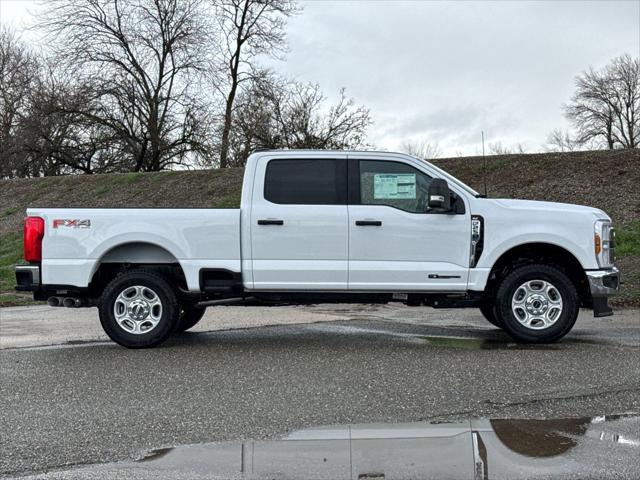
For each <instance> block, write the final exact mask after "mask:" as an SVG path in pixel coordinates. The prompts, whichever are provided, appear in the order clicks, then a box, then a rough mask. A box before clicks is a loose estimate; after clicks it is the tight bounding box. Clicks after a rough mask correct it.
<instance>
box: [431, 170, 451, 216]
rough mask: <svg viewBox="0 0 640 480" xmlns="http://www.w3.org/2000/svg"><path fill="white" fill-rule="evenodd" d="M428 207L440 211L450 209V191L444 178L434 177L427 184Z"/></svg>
mask: <svg viewBox="0 0 640 480" xmlns="http://www.w3.org/2000/svg"><path fill="white" fill-rule="evenodd" d="M428 197H429V201H428V207H429V210H436V211H441V212H449V211H451V191H450V190H449V185H447V182H446V180H443V179H442V178H434V179H433V180H431V183H430V184H429V191H428Z"/></svg>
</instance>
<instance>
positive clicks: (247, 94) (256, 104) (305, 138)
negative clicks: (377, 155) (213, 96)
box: [229, 72, 371, 165]
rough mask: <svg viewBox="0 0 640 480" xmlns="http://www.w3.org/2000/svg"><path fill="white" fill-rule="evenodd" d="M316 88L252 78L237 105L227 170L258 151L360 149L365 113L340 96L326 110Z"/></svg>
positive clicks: (269, 77) (266, 76)
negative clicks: (229, 166)
mask: <svg viewBox="0 0 640 480" xmlns="http://www.w3.org/2000/svg"><path fill="white" fill-rule="evenodd" d="M325 104H326V97H325V96H324V95H323V93H322V92H321V90H320V87H319V86H318V85H317V84H304V83H300V82H296V81H291V80H286V79H282V78H279V77H276V76H274V75H272V74H270V73H268V72H261V74H259V75H256V76H254V78H253V80H252V81H251V84H250V87H249V88H247V89H246V90H244V91H243V92H242V94H241V95H240V97H239V99H238V106H237V114H236V115H235V119H234V123H233V128H232V135H231V137H230V139H231V142H230V149H229V152H230V156H229V158H230V164H232V165H242V164H244V162H245V161H246V159H247V157H248V155H249V153H251V151H252V150H254V149H256V148H271V149H276V148H292V149H293V148H311V149H352V148H358V147H360V146H362V145H363V144H364V141H365V134H366V129H367V127H368V126H369V125H370V124H371V117H370V114H369V110H368V109H367V108H365V107H363V106H359V105H356V104H355V102H354V100H353V99H350V98H348V97H347V96H346V93H345V91H344V89H342V90H341V91H340V96H339V99H338V101H337V102H336V103H335V104H334V105H331V106H326V105H325Z"/></svg>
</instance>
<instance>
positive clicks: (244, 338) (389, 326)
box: [166, 319, 600, 350]
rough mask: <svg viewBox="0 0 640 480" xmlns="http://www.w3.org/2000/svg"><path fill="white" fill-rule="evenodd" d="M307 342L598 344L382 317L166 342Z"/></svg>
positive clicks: (484, 346) (478, 346) (504, 346)
mask: <svg viewBox="0 0 640 480" xmlns="http://www.w3.org/2000/svg"><path fill="white" fill-rule="evenodd" d="M308 342H311V343H313V344H316V345H322V344H326V345H331V346H336V345H340V344H348V345H351V346H354V345H358V344H366V343H372V342H373V343H376V344H381V343H389V344H390V345H391V344H393V345H396V346H397V345H398V344H405V345H408V346H412V347H415V346H420V345H422V346H425V347H435V348H452V349H464V350H559V349H564V348H567V347H569V346H573V345H576V344H589V343H591V344H593V343H600V342H594V341H588V340H583V339H579V338H575V337H574V338H571V337H567V338H565V339H564V340H563V341H562V342H558V343H554V344H536V345H526V344H520V343H517V342H515V341H514V340H513V339H512V338H511V337H510V336H509V335H507V334H506V333H505V332H503V331H502V330H500V329H497V328H477V329H476V328H469V327H440V326H432V325H414V324H399V323H392V322H385V321H377V320H376V321H371V320H369V321H366V320H360V319H359V320H355V321H351V322H327V323H313V324H305V325H287V326H282V325H277V326H267V327H256V328H247V329H237V330H224V331H208V332H184V333H180V334H177V335H174V337H173V338H172V339H170V340H169V341H168V342H167V344H166V346H167V347H175V346H179V345H207V344H209V345H212V344H220V345H232V344H242V345H246V344H250V343H255V344H256V345H264V344H265V343H276V344H282V345H284V346H286V345H296V346H300V345H301V344H304V343H308Z"/></svg>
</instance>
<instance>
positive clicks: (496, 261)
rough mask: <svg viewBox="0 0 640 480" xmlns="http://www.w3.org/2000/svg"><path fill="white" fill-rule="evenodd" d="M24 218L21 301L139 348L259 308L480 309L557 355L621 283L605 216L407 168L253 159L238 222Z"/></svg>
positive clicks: (42, 212)
mask: <svg viewBox="0 0 640 480" xmlns="http://www.w3.org/2000/svg"><path fill="white" fill-rule="evenodd" d="M27 215H28V216H27V218H26V220H25V227H24V253H25V260H26V262H27V265H20V266H17V267H16V278H17V287H16V289H17V290H21V291H32V292H33V294H34V298H35V299H36V300H47V301H48V303H49V305H52V306H64V307H85V306H86V307H89V306H97V307H98V309H99V316H100V321H101V323H102V326H103V328H104V330H105V332H106V333H107V334H108V335H109V337H110V338H111V339H113V340H114V341H115V342H117V343H119V344H121V345H123V346H125V347H130V348H139V347H152V346H155V345H159V344H161V343H162V342H163V341H165V340H166V339H167V338H168V337H169V336H170V335H171V334H172V333H174V332H176V331H184V330H187V329H189V328H191V327H193V326H194V325H195V324H196V323H197V322H198V321H199V320H200V319H201V318H202V316H203V314H204V311H205V308H206V307H208V306H212V305H220V304H225V303H230V302H234V303H236V304H238V305H242V304H243V303H247V301H248V300H250V301H251V302H252V303H253V304H255V302H256V301H259V302H264V303H269V304H274V305H282V304H303V303H312V302H313V303H317V302H358V303H360V302H367V303H370V302H380V303H384V302H391V301H400V302H405V303H407V304H410V305H427V306H431V307H436V308H438V307H440V308H454V307H475V308H479V309H480V311H481V312H482V314H483V315H484V317H485V318H486V319H487V320H488V321H489V322H491V323H492V324H494V325H495V326H497V327H500V328H502V329H504V330H505V331H506V332H507V333H508V334H510V335H511V336H512V337H513V338H514V339H516V340H518V341H520V342H529V343H540V342H553V341H557V340H558V339H560V338H562V337H563V336H564V335H566V334H567V333H568V332H569V330H571V328H572V327H573V325H574V323H575V321H576V318H577V316H578V311H579V308H580V307H586V308H590V309H592V310H593V313H594V315H595V316H596V317H600V316H606V315H611V314H612V311H611V309H610V308H609V306H608V297H609V296H611V295H613V294H614V293H615V292H616V290H617V288H618V283H619V273H618V270H617V269H616V267H615V266H614V246H615V245H614V231H613V227H612V223H611V219H610V218H609V217H608V216H607V215H606V214H605V213H604V212H603V211H601V210H598V209H595V208H590V207H585V206H578V205H569V204H561V203H550V202H538V201H525V200H505V199H490V198H485V197H484V196H483V195H480V194H479V193H478V192H476V191H474V190H473V189H472V188H470V187H468V186H467V185H465V184H464V183H462V182H461V181H460V180H458V179H456V178H454V177H453V176H451V175H449V174H448V173H446V172H444V171H443V170H441V169H440V168H438V167H436V166H434V165H432V164H430V163H428V162H425V161H423V160H420V159H418V158H415V157H412V156H409V155H405V154H398V153H388V152H347V151H295V150H293V151H292V150H290V151H260V152H256V153H254V154H252V155H251V156H250V158H249V159H248V162H247V165H246V168H245V173H244V180H243V185H242V197H241V205H240V208H239V209H138V208H127V209H109V208H104V209H82V208H80V209H48V208H29V209H28V211H27Z"/></svg>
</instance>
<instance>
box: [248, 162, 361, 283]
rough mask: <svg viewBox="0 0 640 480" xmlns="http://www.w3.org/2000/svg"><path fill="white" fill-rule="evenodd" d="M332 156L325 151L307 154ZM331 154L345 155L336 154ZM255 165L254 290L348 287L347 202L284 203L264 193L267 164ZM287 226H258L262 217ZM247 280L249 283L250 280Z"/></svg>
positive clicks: (252, 219)
mask: <svg viewBox="0 0 640 480" xmlns="http://www.w3.org/2000/svg"><path fill="white" fill-rule="evenodd" d="M314 157H318V158H327V156H326V155H325V154H322V153H320V154H318V153H316V154H315V155H307V156H306V157H305V158H307V159H309V158H314ZM331 158H346V155H344V154H340V155H332V156H331ZM271 159H272V157H269V156H263V157H261V158H260V160H258V161H257V162H255V163H256V167H255V179H254V182H253V197H252V203H251V206H250V210H251V214H250V215H249V216H248V217H249V218H250V228H249V232H250V235H251V260H252V261H251V269H252V277H253V283H252V285H251V286H250V288H252V289H254V290H346V289H347V282H348V261H349V231H348V217H347V215H348V214H347V206H346V205H280V204H275V203H272V202H270V201H268V200H266V199H265V198H264V177H265V171H266V166H267V163H268V162H269V160H271ZM261 219H262V220H282V222H283V225H258V220H261ZM245 285H246V282H245Z"/></svg>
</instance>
